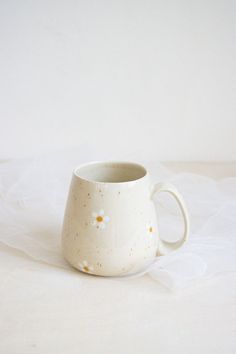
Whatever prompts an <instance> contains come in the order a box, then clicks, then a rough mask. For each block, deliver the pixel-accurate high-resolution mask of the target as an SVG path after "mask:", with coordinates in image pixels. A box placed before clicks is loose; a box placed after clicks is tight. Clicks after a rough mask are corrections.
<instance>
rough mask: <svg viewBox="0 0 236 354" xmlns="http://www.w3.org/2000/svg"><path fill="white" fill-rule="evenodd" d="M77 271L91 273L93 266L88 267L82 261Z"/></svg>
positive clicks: (85, 262) (86, 263)
mask: <svg viewBox="0 0 236 354" xmlns="http://www.w3.org/2000/svg"><path fill="white" fill-rule="evenodd" d="M79 270H81V272H85V273H91V272H92V271H93V266H92V265H89V264H88V262H87V261H83V262H82V263H79Z"/></svg>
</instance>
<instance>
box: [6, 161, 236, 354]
mask: <svg viewBox="0 0 236 354" xmlns="http://www.w3.org/2000/svg"><path fill="white" fill-rule="evenodd" d="M165 165H166V166H167V167H168V168H170V169H171V170H172V171H174V172H182V171H188V172H194V173H196V172H198V173H201V174H205V175H208V176H211V177H215V178H222V177H227V176H236V163H221V164H220V163H217V164H214V163H165ZM0 254H1V255H0V274H1V278H0V279H1V284H0V289H1V292H0V307H1V310H0V313H1V316H0V353H1V354H18V353H22V354H23V353H24V354H28V353H39V354H42V353H43V354H54V353H56V354H60V353H61V354H65V353H70V354H74V353H75V354H77V353H81V354H92V353H96V354H100V353H101V354H108V353H112V354H121V353H122V354H124V353H128V354H144V353H148V354H152V353H153V354H154V353H155V354H157V353H160V354H235V353H236V318H235V310H236V302H235V295H236V286H235V284H236V276H235V274H234V273H232V274H227V275H225V276H220V275H219V276H215V277H213V278H210V279H205V280H203V281H201V282H199V283H198V284H196V285H194V286H193V287H191V288H188V289H184V290H181V291H178V292H171V291H169V290H168V289H166V288H164V287H163V286H161V285H160V284H158V283H157V282H155V281H154V280H152V279H151V278H150V277H148V276H143V277H141V278H136V279H129V280H114V279H106V278H99V277H91V276H84V275H80V276H79V277H78V273H77V272H76V271H68V270H62V269H59V268H58V269H57V268H55V267H52V266H50V265H47V264H43V263H41V262H36V261H34V260H32V259H30V258H29V257H27V256H26V255H24V254H23V253H21V252H19V251H17V250H13V249H12V248H8V247H7V246H5V245H3V244H0Z"/></svg>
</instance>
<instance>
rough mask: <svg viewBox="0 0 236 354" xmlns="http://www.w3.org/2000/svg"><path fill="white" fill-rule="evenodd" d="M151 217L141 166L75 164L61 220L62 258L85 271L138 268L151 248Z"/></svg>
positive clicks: (154, 243)
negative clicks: (62, 219) (62, 221)
mask: <svg viewBox="0 0 236 354" xmlns="http://www.w3.org/2000/svg"><path fill="white" fill-rule="evenodd" d="M157 247H158V237H157V221H156V211H155V207H154V203H153V201H152V199H151V197H150V181H149V176H148V173H147V171H146V170H145V168H144V167H142V166H141V165H138V164H134V163H127V162H96V163H90V164H86V165H82V166H81V167H78V168H76V169H75V171H74V174H73V178H72V182H71V186H70V191H69V196H68V201H67V206H66V211H65V217H64V224H63V232H62V248H63V254H64V256H65V258H66V259H67V261H68V262H69V263H70V264H71V265H72V266H73V267H75V268H77V269H79V270H81V271H83V272H86V273H91V274H96V275H102V276H117V275H123V274H126V273H129V272H133V271H136V270H139V269H140V268H141V267H142V266H144V265H145V264H146V263H148V262H150V261H151V260H152V259H153V258H154V257H155V256H156V253H157Z"/></svg>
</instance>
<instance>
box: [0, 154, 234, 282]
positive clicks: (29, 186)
mask: <svg viewBox="0 0 236 354" xmlns="http://www.w3.org/2000/svg"><path fill="white" fill-rule="evenodd" d="M98 158H99V156H97V155H96V154H94V153H88V152H87V154H84V153H83V152H82V151H76V150H71V151H67V152H60V153H55V154H50V155H47V156H41V157H37V158H34V159H28V160H26V159H24V160H23V159H22V160H14V161H9V162H3V163H2V164H0V197H1V198H0V215H1V220H0V242H2V243H4V244H7V245H8V246H10V247H12V248H14V249H18V250H21V251H22V252H24V253H25V254H27V255H28V256H29V257H31V258H32V259H35V260H37V261H42V262H46V263H48V264H50V265H52V266H56V267H63V268H66V269H68V271H70V267H69V265H68V264H67V263H66V262H65V261H64V259H63V257H62V255H61V249H60V232H61V225H62V220H63V213H64V207H65V202H66V198H67V192H68V187H69V183H70V179H71V175H72V170H73V168H74V167H75V166H76V165H78V164H80V163H83V162H85V161H88V160H94V159H98ZM103 158H106V156H103ZM140 162H141V163H143V164H144V165H145V166H146V167H147V168H148V169H149V170H150V172H151V174H152V176H153V181H163V180H165V181H167V180H168V181H169V182H171V183H174V184H175V185H176V187H177V188H178V189H179V191H180V192H181V193H182V195H183V196H184V198H185V200H186V204H187V206H188V209H189V214H190V220H191V234H190V239H189V242H188V243H187V244H186V245H185V246H184V247H183V248H182V249H180V250H179V251H178V252H175V253H172V254H169V255H167V256H164V257H159V258H158V259H157V260H156V262H155V263H154V264H153V265H152V266H150V267H149V268H148V269H146V270H145V271H143V272H141V273H140V274H139V276H141V275H142V274H144V273H147V274H149V276H151V277H152V278H153V279H155V280H157V281H158V282H161V283H162V284H163V285H165V286H167V287H169V288H171V289H178V288H182V287H186V286H189V285H191V284H193V283H195V282H197V281H200V279H202V278H203V277H211V276H217V275H219V274H222V275H223V274H224V273H225V272H235V271H236V178H227V179H224V180H221V181H215V180H212V179H210V178H206V177H203V176H199V175H194V174H187V173H184V174H183V173H182V174H178V175H173V174H172V173H170V172H169V171H168V170H167V169H166V168H164V167H163V166H162V165H161V164H160V163H152V162H145V161H140ZM156 204H157V211H158V214H159V227H160V234H161V235H162V237H163V238H165V239H171V238H175V239H176V238H178V236H180V233H181V230H182V221H181V217H180V215H179V211H178V208H177V206H176V204H175V202H174V201H173V200H172V199H171V198H170V197H168V196H167V195H164V193H163V195H160V196H157V198H156Z"/></svg>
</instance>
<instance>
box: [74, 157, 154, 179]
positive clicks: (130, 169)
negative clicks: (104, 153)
mask: <svg viewBox="0 0 236 354" xmlns="http://www.w3.org/2000/svg"><path fill="white" fill-rule="evenodd" d="M146 174H147V171H146V170H145V168H144V167H143V166H141V165H138V164H136V163H130V162H95V163H90V164H87V165H83V166H81V167H78V168H76V170H75V175H76V176H78V177H80V178H82V179H85V180H87V181H91V182H103V183H122V182H130V181H135V180H137V179H140V178H142V177H144V176H145V175H146Z"/></svg>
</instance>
